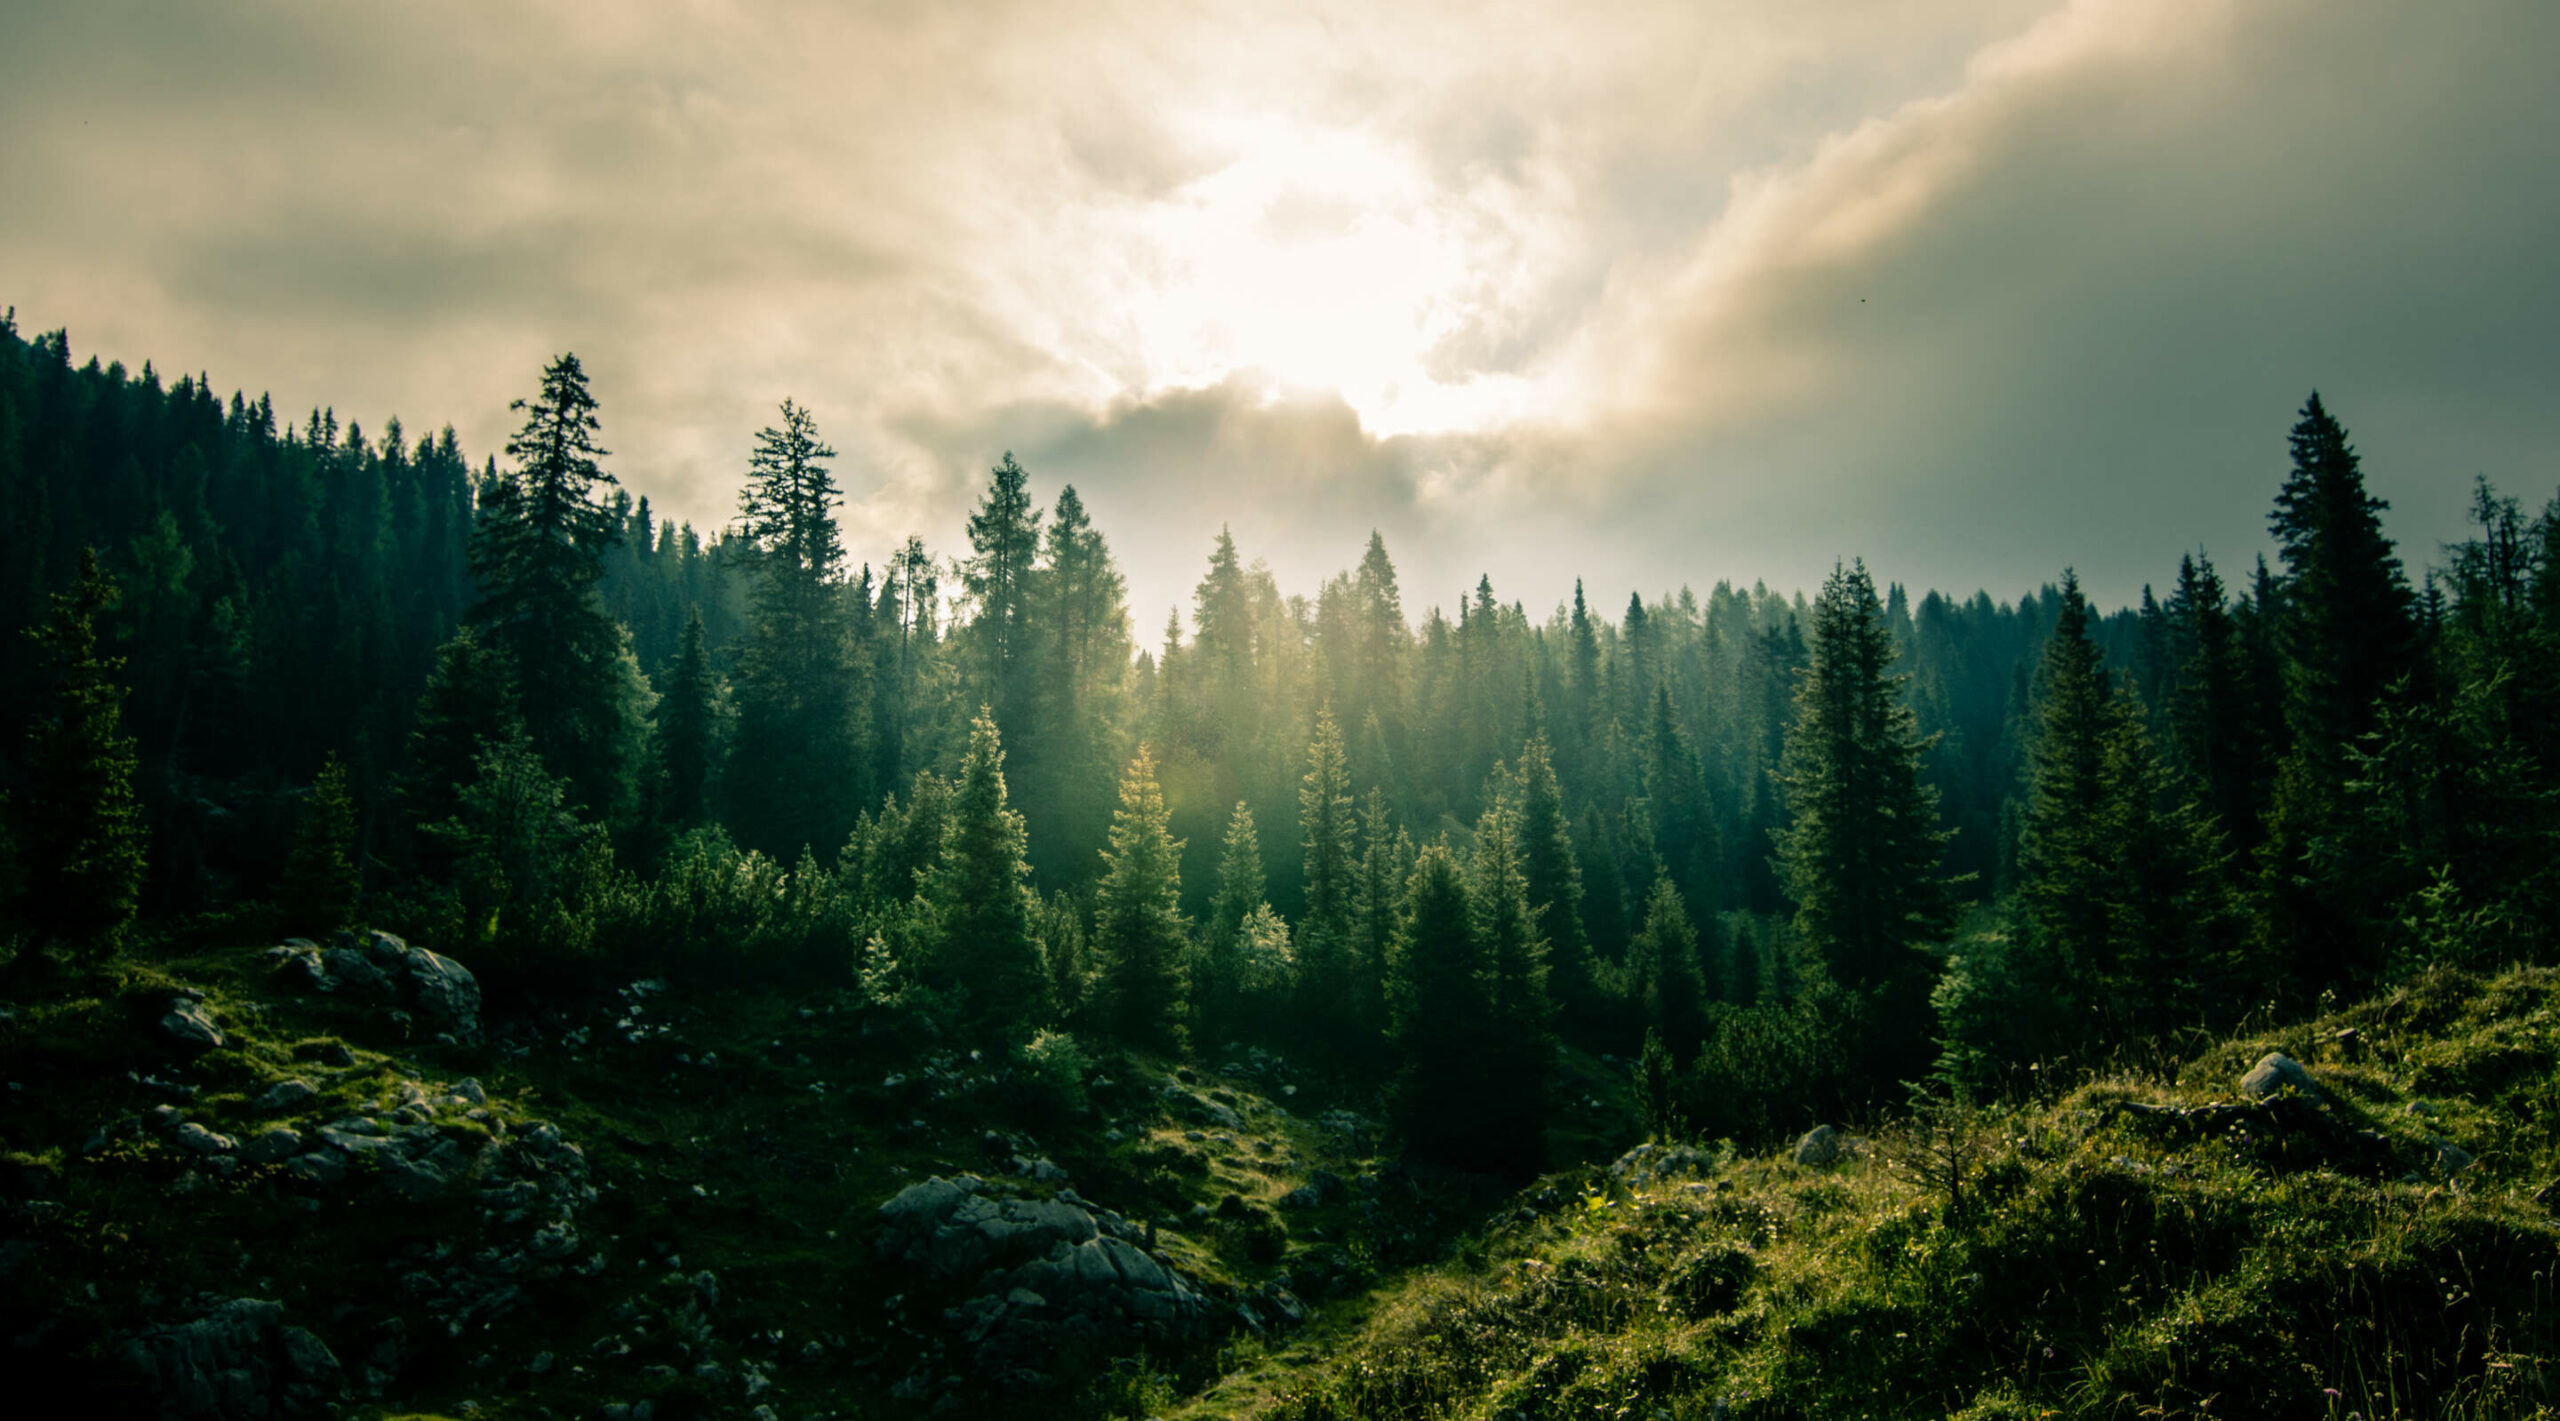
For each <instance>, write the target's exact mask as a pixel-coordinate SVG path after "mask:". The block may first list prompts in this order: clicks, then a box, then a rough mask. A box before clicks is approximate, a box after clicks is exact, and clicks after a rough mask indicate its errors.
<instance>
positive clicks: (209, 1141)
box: [169, 1120, 240, 1155]
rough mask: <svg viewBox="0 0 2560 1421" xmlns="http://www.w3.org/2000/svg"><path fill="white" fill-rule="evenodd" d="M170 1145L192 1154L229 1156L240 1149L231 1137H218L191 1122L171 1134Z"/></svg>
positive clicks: (237, 1142)
mask: <svg viewBox="0 0 2560 1421" xmlns="http://www.w3.org/2000/svg"><path fill="white" fill-rule="evenodd" d="M169 1140H170V1143H172V1144H174V1145H176V1146H178V1147H179V1148H180V1149H183V1150H185V1151H187V1152H188V1153H190V1154H199V1155H227V1154H230V1153H231V1152H233V1151H234V1150H237V1149H239V1148H240V1142H239V1141H238V1140H235V1139H233V1138H231V1137H230V1136H229V1135H217V1134H215V1133H214V1132H213V1131H211V1130H208V1129H206V1128H205V1127H203V1126H202V1125H198V1124H196V1123H195V1122H194V1121H192V1120H190V1121H188V1122H187V1123H186V1124H184V1125H181V1126H179V1127H178V1128H177V1129H175V1130H172V1131H170V1132H169Z"/></svg>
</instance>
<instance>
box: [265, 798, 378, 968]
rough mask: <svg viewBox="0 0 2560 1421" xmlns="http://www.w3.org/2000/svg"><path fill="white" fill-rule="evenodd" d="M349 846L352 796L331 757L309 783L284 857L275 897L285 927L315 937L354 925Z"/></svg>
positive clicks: (355, 885) (355, 881) (355, 883)
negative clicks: (291, 846) (280, 888)
mask: <svg viewBox="0 0 2560 1421" xmlns="http://www.w3.org/2000/svg"><path fill="white" fill-rule="evenodd" d="M355 842H356V802H355V796H354V795H353V794H352V793H350V792H349V791H348V789H347V767H346V766H345V765H344V764H343V763H341V762H340V761H339V759H338V757H337V756H336V755H334V754H332V755H331V756H330V757H329V758H328V759H327V760H326V761H324V762H322V764H321V766H320V774H319V777H318V778H317V779H315V780H314V781H313V782H312V785H311V798H310V799H308V800H306V801H304V803H303V806H302V818H301V821H300V822H299V823H298V824H296V825H295V826H294V832H293V848H292V850H291V852H290V853H289V854H288V855H287V856H286V858H285V869H284V886H283V888H282V890H281V891H280V892H279V893H278V894H277V895H276V896H277V901H278V903H279V905H280V906H281V907H282V908H283V909H284V915H285V926H287V927H289V928H291V929H293V930H295V931H296V932H302V933H309V934H312V935H314V936H319V935H325V934H328V933H333V932H336V931H337V930H339V929H340V928H344V927H348V926H350V925H352V924H353V923H354V921H355V912H356V899H357V897H358V895H359V893H360V891H361V881H360V879H359V877H358V875H357V872H356V864H355V860H354V859H352V858H351V857H349V853H350V851H351V850H352V849H353V848H354V847H355Z"/></svg>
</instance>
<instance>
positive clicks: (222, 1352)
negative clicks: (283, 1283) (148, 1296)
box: [123, 1298, 339, 1421]
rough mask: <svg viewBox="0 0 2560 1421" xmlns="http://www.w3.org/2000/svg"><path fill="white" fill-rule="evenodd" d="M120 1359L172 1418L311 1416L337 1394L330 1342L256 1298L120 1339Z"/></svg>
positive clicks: (276, 1305)
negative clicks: (293, 1324)
mask: <svg viewBox="0 0 2560 1421" xmlns="http://www.w3.org/2000/svg"><path fill="white" fill-rule="evenodd" d="M123 1355H124V1358H125V1361H126V1363H127V1364H128V1365H130V1366H131V1367H133V1368H134V1369H135V1370H136V1371H138V1372H140V1373H141V1374H142V1376H143V1378H144V1382H145V1385H147V1386H148V1387H149V1388H150V1390H151V1392H152V1393H153V1395H154V1396H156V1397H157V1398H158V1399H159V1402H160V1414H161V1416H162V1417H164V1418H173V1421H195V1418H220V1421H229V1418H234V1417H240V1418H246V1417H266V1416H274V1415H278V1414H284V1415H292V1414H296V1413H300V1412H311V1411H317V1410H318V1409H319V1408H320V1406H321V1403H322V1401H323V1399H324V1398H325V1397H327V1396H329V1395H331V1394H333V1393H334V1392H335V1391H336V1390H337V1382H338V1377H339V1367H338V1359H337V1357H336V1356H335V1355H334V1354H332V1353H331V1352H330V1351H329V1347H328V1344H326V1343H324V1342H322V1341H321V1340H320V1339H319V1338H318V1337H315V1336H313V1335H312V1334H311V1333H309V1332H306V1331H304V1330H303V1329H301V1328H299V1327H287V1326H285V1325H284V1305H283V1304H281V1303H276V1302H270V1301H267V1300H265V1299H261V1298H234V1299H232V1300H231V1301H229V1302H224V1303H218V1304H216V1305H215V1306H213V1307H212V1308H210V1309H209V1310H207V1311H206V1312H205V1314H204V1315H203V1316H201V1317H199V1318H197V1319H195V1320H194V1321H192V1322H186V1323H181V1324H176V1325H173V1326H167V1327H155V1328H150V1329H146V1330H145V1331H142V1332H138V1333H136V1334H134V1335H133V1336H131V1337H129V1338H127V1339H125V1342H124V1347H123Z"/></svg>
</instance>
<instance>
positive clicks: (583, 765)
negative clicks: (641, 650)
mask: <svg viewBox="0 0 2560 1421" xmlns="http://www.w3.org/2000/svg"><path fill="white" fill-rule="evenodd" d="M509 408H510V409H515V410H522V411H523V412H524V416H525V422H524V427H523V428H521V429H519V430H518V431H517V432H516V434H515V436H514V437H513V438H512V439H509V440H508V441H507V456H508V457H509V458H511V459H514V460H515V461H516V462H517V467H516V469H515V470H513V471H512V472H506V473H498V474H495V475H493V476H492V477H491V478H490V479H489V480H487V481H486V482H485V483H484V485H483V487H482V489H481V494H480V512H479V517H478V518H477V519H476V520H475V521H474V522H473V524H472V533H471V572H472V576H473V577H474V578H476V579H477V580H478V582H479V584H480V600H479V601H478V602H477V603H476V604H474V605H473V607H472V609H471V612H470V620H471V624H472V626H474V627H476V628H478V629H479V630H480V632H481V635H482V636H483V637H485V638H486V639H487V640H488V641H489V643H490V644H491V645H492V646H494V647H496V648H497V649H500V650H502V651H504V652H505V653H506V654H507V658H508V662H509V665H510V667H511V669H512V671H513V674H514V677H515V689H516V691H517V693H518V696H517V700H516V702H515V707H514V708H515V710H516V712H517V714H518V715H519V716H520V717H521V718H522V720H523V722H524V725H525V729H526V731H527V733H528V735H529V736H530V737H531V740H532V744H533V748H534V751H535V752H536V753H537V754H539V755H540V756H541V757H542V759H543V762H544V763H545V764H547V765H549V766H551V767H552V768H553V770H554V771H555V772H557V773H559V774H561V775H563V776H564V777H566V778H567V779H568V781H569V783H570V785H571V787H572V794H573V796H574V797H575V799H576V800H577V801H578V802H580V803H583V804H584V805H585V806H586V808H587V809H588V811H589V812H591V813H595V814H599V815H606V814H613V813H616V812H618V811H619V810H621V809H622V808H623V807H624V806H623V804H622V800H623V797H624V789H625V786H624V784H623V783H622V779H623V777H624V775H625V774H626V773H627V772H628V770H629V769H630V768H631V767H630V766H626V765H624V764H621V763H618V756H619V753H620V751H621V749H622V747H624V746H625V745H627V744H628V743H629V730H628V727H626V726H625V725H624V724H623V723H622V718H623V714H624V710H625V700H624V697H623V696H622V695H621V693H620V684H619V683H620V679H621V672H620V669H619V667H618V666H617V662H618V660H619V658H620V657H621V655H622V653H623V633H622V631H621V628H620V627H619V626H618V625H617V624H616V623H615V622H614V620H613V619H612V617H610V616H608V615H607V614H606V612H605V610H604V607H603V605H602V604H601V603H600V602H599V601H598V600H597V598H596V595H595V585H596V580H597V579H598V578H599V577H600V576H601V575H602V567H601V559H602V557H603V553H604V550H605V549H606V547H607V546H609V545H611V544H612V543H614V542H615V541H616V540H618V539H619V537H620V536H621V523H620V519H619V518H618V517H617V516H616V515H615V513H614V511H613V510H612V509H611V508H609V507H607V506H606V505H604V504H602V503H599V502H597V501H596V491H597V490H598V488H600V487H604V486H610V485H611V484H612V483H613V482H614V479H613V476H612V475H611V474H608V473H606V472H605V471H604V467H603V465H602V464H600V463H599V462H597V461H598V460H599V459H601V458H602V457H603V456H604V454H605V452H606V451H605V450H604V449H603V448H601V447H599V446H598V445H597V444H596V442H595V436H596V433H597V431H598V429H599V427H600V426H599V425H598V424H597V421H596V401H595V396H594V395H593V394H592V393H590V392H589V390H588V388H587V375H586V371H585V370H584V369H583V368H581V367H580V365H579V364H578V357H577V356H575V355H563V356H561V357H560V358H559V359H557V360H554V361H552V362H551V364H549V365H548V366H546V367H544V369H543V372H542V389H541V392H540V393H539V394H537V395H536V396H535V397H534V398H533V399H531V400H518V401H516V402H515V403H514V404H512V405H510V406H509Z"/></svg>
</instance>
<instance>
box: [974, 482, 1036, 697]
mask: <svg viewBox="0 0 2560 1421" xmlns="http://www.w3.org/2000/svg"><path fill="white" fill-rule="evenodd" d="M1030 477H1031V476H1030V475H1029V474H1028V473H1027V472H1025V471H1024V469H1023V467H1022V466H1021V465H1020V464H1018V463H1015V462H1014V458H1013V454H1012V452H1011V451H1010V450H1008V451H1006V453H1005V456H1004V459H1003V460H1002V462H1000V463H998V464H997V465H996V466H995V467H994V468H993V469H991V470H989V471H988V478H987V491H986V494H985V495H984V496H983V497H981V498H980V499H979V500H978V507H977V511H976V512H974V513H972V514H970V515H969V547H970V550H971V556H970V558H969V561H968V562H967V563H966V564H965V565H963V567H962V569H961V581H962V585H963V586H965V587H966V588H967V589H968V592H969V598H970V601H972V602H973V603H975V604H976V607H977V615H976V616H975V617H974V618H973V619H972V620H971V621H970V623H969V637H970V640H971V641H972V643H974V645H975V646H976V649H977V656H978V676H977V680H978V686H979V692H978V694H979V696H980V698H981V699H982V700H984V701H985V702H987V703H988V704H989V705H991V706H993V707H994V708H995V710H996V712H997V713H998V717H999V721H1000V722H1001V721H1002V720H1007V719H1012V718H1013V717H1015V716H1016V715H1018V714H1019V712H1020V709H1021V707H1022V698H1023V693H1024V691H1025V686H1024V684H1023V678H1022V673H1023V671H1024V670H1026V669H1027V668H1028V666H1029V664H1030V661H1031V656H1030V651H1031V644H1030V636H1029V627H1028V622H1029V613H1030V607H1031V574H1032V563H1033V560H1034V559H1035V558H1037V556H1038V555H1039V551H1040V510H1039V509H1037V508H1035V507H1033V506H1032V502H1031V492H1030V489H1029V487H1028V485H1029V482H1030Z"/></svg>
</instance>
